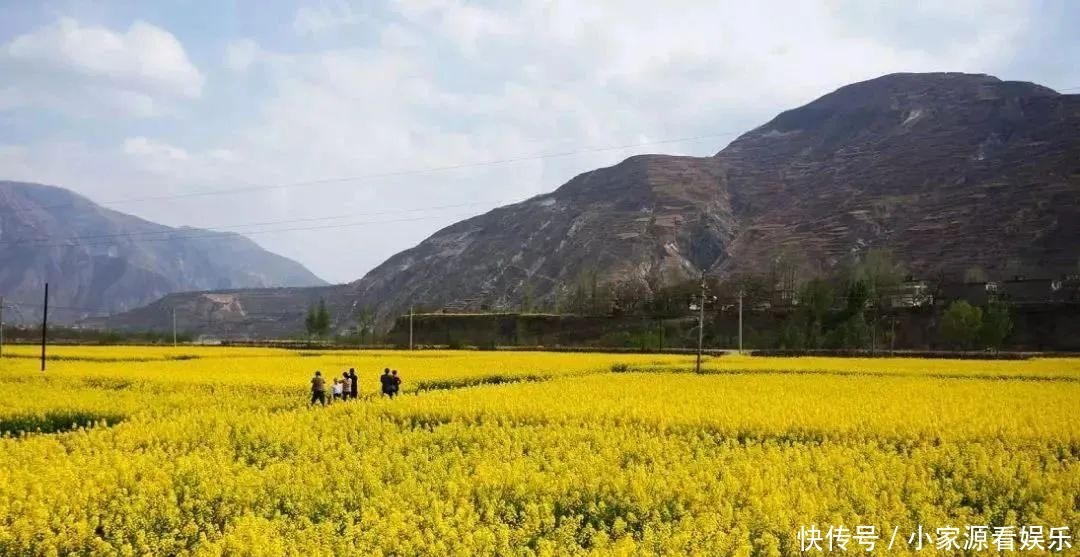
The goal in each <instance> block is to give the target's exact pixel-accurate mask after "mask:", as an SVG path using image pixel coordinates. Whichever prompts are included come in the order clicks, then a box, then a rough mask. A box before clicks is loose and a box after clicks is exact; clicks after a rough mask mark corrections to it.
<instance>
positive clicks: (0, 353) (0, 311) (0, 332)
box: [0, 296, 4, 358]
mask: <svg viewBox="0 0 1080 557" xmlns="http://www.w3.org/2000/svg"><path fill="white" fill-rule="evenodd" d="M3 357H4V297H3V296H0V358H3Z"/></svg>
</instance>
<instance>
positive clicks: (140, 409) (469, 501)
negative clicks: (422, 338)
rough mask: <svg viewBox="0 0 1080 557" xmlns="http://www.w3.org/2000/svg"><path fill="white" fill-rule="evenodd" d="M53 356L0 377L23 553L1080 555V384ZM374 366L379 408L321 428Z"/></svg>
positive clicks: (935, 368) (17, 550)
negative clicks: (348, 383)
mask: <svg viewBox="0 0 1080 557" xmlns="http://www.w3.org/2000/svg"><path fill="white" fill-rule="evenodd" d="M36 355H37V349H36V348H34V347H30V346H17V347H5V348H4V357H3V359H0V431H2V432H3V435H2V437H0V555H73V554H74V555H238V556H240V555H275V556H276V555H402V556H411V555H745V556H750V555H785V556H786V555H803V554H805V555H825V554H827V553H828V543H830V542H834V541H837V540H839V539H840V538H839V537H835V538H834V537H826V536H824V535H823V536H822V538H821V540H820V542H819V543H818V545H819V546H821V547H823V548H824V549H823V550H820V551H819V550H818V549H816V547H815V548H811V549H809V550H808V551H806V552H803V551H802V550H803V549H805V548H806V547H807V546H806V545H805V544H806V543H807V541H808V540H809V539H810V537H811V536H810V535H809V534H808V532H814V531H817V530H814V529H820V530H821V531H822V532H824V531H827V530H828V529H829V528H830V526H832V527H837V526H844V527H846V528H848V529H850V530H852V531H854V530H855V529H856V528H857V527H860V526H861V527H864V528H865V527H873V528H874V529H875V530H874V536H875V538H873V539H874V540H876V541H875V543H876V545H875V546H874V547H873V551H872V552H870V553H868V552H867V551H866V549H867V548H868V546H867V545H862V544H860V543H859V541H864V542H867V540H869V539H870V538H868V537H866V536H863V537H861V538H859V539H858V540H857V539H854V538H853V539H851V540H849V543H848V544H847V547H846V550H841V549H839V548H834V550H833V551H832V553H830V554H832V555H842V554H848V553H850V554H853V555H860V554H873V555H961V554H970V555H980V554H987V555H992V554H997V553H998V549H997V548H998V546H997V545H995V543H1003V542H1001V540H1000V539H998V540H997V541H995V539H994V538H990V540H989V541H988V542H987V545H983V546H981V547H980V546H978V545H972V546H971V547H969V548H967V549H964V548H963V546H964V544H965V543H969V542H971V539H973V536H974V534H971V535H970V536H969V535H967V534H969V532H968V531H966V527H985V528H987V529H988V530H989V531H990V532H994V531H995V529H1003V528H1008V527H1011V526H1015V527H1016V528H1017V530H1019V529H1020V528H1021V527H1023V528H1024V532H1023V534H1024V539H1023V540H1021V537H1017V538H1016V542H1015V549H1016V551H1015V552H1012V553H1016V554H1018V555H1070V554H1078V551H1077V550H1078V548H1080V539H1072V538H1080V536H1078V532H1080V360H1077V359H1033V360H1023V361H1007V360H1001V361H957V360H922V359H904V358H895V359H891V358H890V359H845V358H765V357H752V356H722V357H712V358H707V359H706V361H705V362H704V366H703V370H702V371H703V372H702V373H700V374H696V373H693V369H694V358H693V357H691V356H681V355H680V356H675V355H645V354H634V355H631V354H595V353H580V354H578V353H573V354H571V353H535V352H531V353H526V352H450V351H418V352H400V351H378V352H373V351H363V352H344V351H341V352H334V351H325V352H319V351H291V350H281V349H254V348H211V347H179V348H171V347H170V348H146V347H56V348H51V349H50V355H51V357H52V358H53V359H51V360H50V361H49V362H48V364H49V365H48V370H47V371H46V372H44V373H42V372H40V371H39V370H38V362H37V360H35V359H34V358H35V356H36ZM349 367H354V368H356V370H357V373H358V374H359V375H360V377H361V382H360V383H361V385H360V390H361V396H362V398H361V400H358V401H349V402H346V403H336V404H332V405H330V406H329V407H326V408H311V407H309V406H308V404H307V403H308V385H309V383H308V381H309V379H310V377H311V375H312V373H313V372H314V371H315V370H316V369H319V370H322V372H323V373H324V374H326V375H327V376H329V377H334V376H340V374H341V372H342V371H344V370H346V369H348V368H349ZM385 367H390V368H394V369H397V370H399V372H400V373H401V375H402V376H403V377H404V384H403V386H402V388H403V394H402V395H401V396H399V397H398V398H396V399H394V400H388V399H385V398H380V397H378V396H377V395H376V392H377V388H378V375H379V373H381V371H382V369H383V368H385ZM1031 527H1037V528H1038V527H1041V528H1042V529H1043V530H1039V531H1038V532H1039V535H1041V536H1042V537H1041V538H1036V537H1035V536H1034V535H1033V534H1032V532H1035V530H1032V529H1031ZM920 528H922V529H924V530H926V531H928V532H929V536H930V538H928V541H926V542H925V546H924V547H922V548H921V549H920V548H918V547H917V546H916V545H915V542H916V541H921V537H920V536H918V535H917V533H918V532H920ZM949 528H958V529H959V531H960V536H959V538H958V540H957V546H955V547H953V546H951V545H949V544H948V543H946V544H944V545H942V544H940V543H939V542H940V541H941V540H942V539H943V535H944V534H942V531H940V529H945V530H944V532H945V533H947V532H948V529H949ZM1052 528H1053V529H1054V530H1053V532H1055V533H1056V534H1057V538H1056V539H1057V544H1056V545H1055V544H1053V543H1051V536H1050V533H1051V529H1052ZM834 532H835V533H839V532H841V531H840V530H834ZM894 532H895V533H898V536H897V535H896V534H894ZM1062 532H1068V534H1069V536H1070V538H1069V539H1067V540H1063V539H1062V537H1061V533H1062ZM853 533H854V532H853ZM862 533H863V534H866V532H865V531H862ZM912 534H915V536H914V537H912ZM1033 540H1034V541H1033ZM1022 541H1023V542H1024V543H1026V544H1027V545H1028V546H1029V547H1026V548H1025V549H1023V550H1021V549H1020V548H1021V542H1022ZM1036 542H1039V543H1037V544H1036ZM1069 542H1071V543H1072V546H1074V547H1069V546H1067V545H1065V544H1068V543H1069ZM867 543H869V542H867ZM1006 553H1010V552H1006Z"/></svg>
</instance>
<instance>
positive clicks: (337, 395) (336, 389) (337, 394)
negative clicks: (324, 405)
mask: <svg viewBox="0 0 1080 557" xmlns="http://www.w3.org/2000/svg"><path fill="white" fill-rule="evenodd" d="M332 392H333V393H334V400H341V393H342V388H341V379H334V386H333V391H332Z"/></svg>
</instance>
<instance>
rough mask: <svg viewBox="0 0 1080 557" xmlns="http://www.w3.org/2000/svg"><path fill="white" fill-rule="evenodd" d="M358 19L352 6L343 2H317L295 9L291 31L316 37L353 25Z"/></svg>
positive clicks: (332, 0)
mask: <svg viewBox="0 0 1080 557" xmlns="http://www.w3.org/2000/svg"><path fill="white" fill-rule="evenodd" d="M360 19H361V18H360V16H359V15H358V14H357V13H356V12H355V11H353V8H352V5H351V4H349V3H348V2H346V1H344V0H319V1H317V2H313V3H310V4H305V5H302V6H300V7H299V8H297V10H296V15H295V16H294V18H293V30H294V31H296V34H298V35H317V34H319V33H324V32H327V31H330V30H333V29H337V28H340V27H346V26H349V25H355V24H356V23H358V22H359V21H360Z"/></svg>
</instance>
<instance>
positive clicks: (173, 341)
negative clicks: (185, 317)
mask: <svg viewBox="0 0 1080 557" xmlns="http://www.w3.org/2000/svg"><path fill="white" fill-rule="evenodd" d="M172 345H173V348H176V306H173V308H172Z"/></svg>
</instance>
